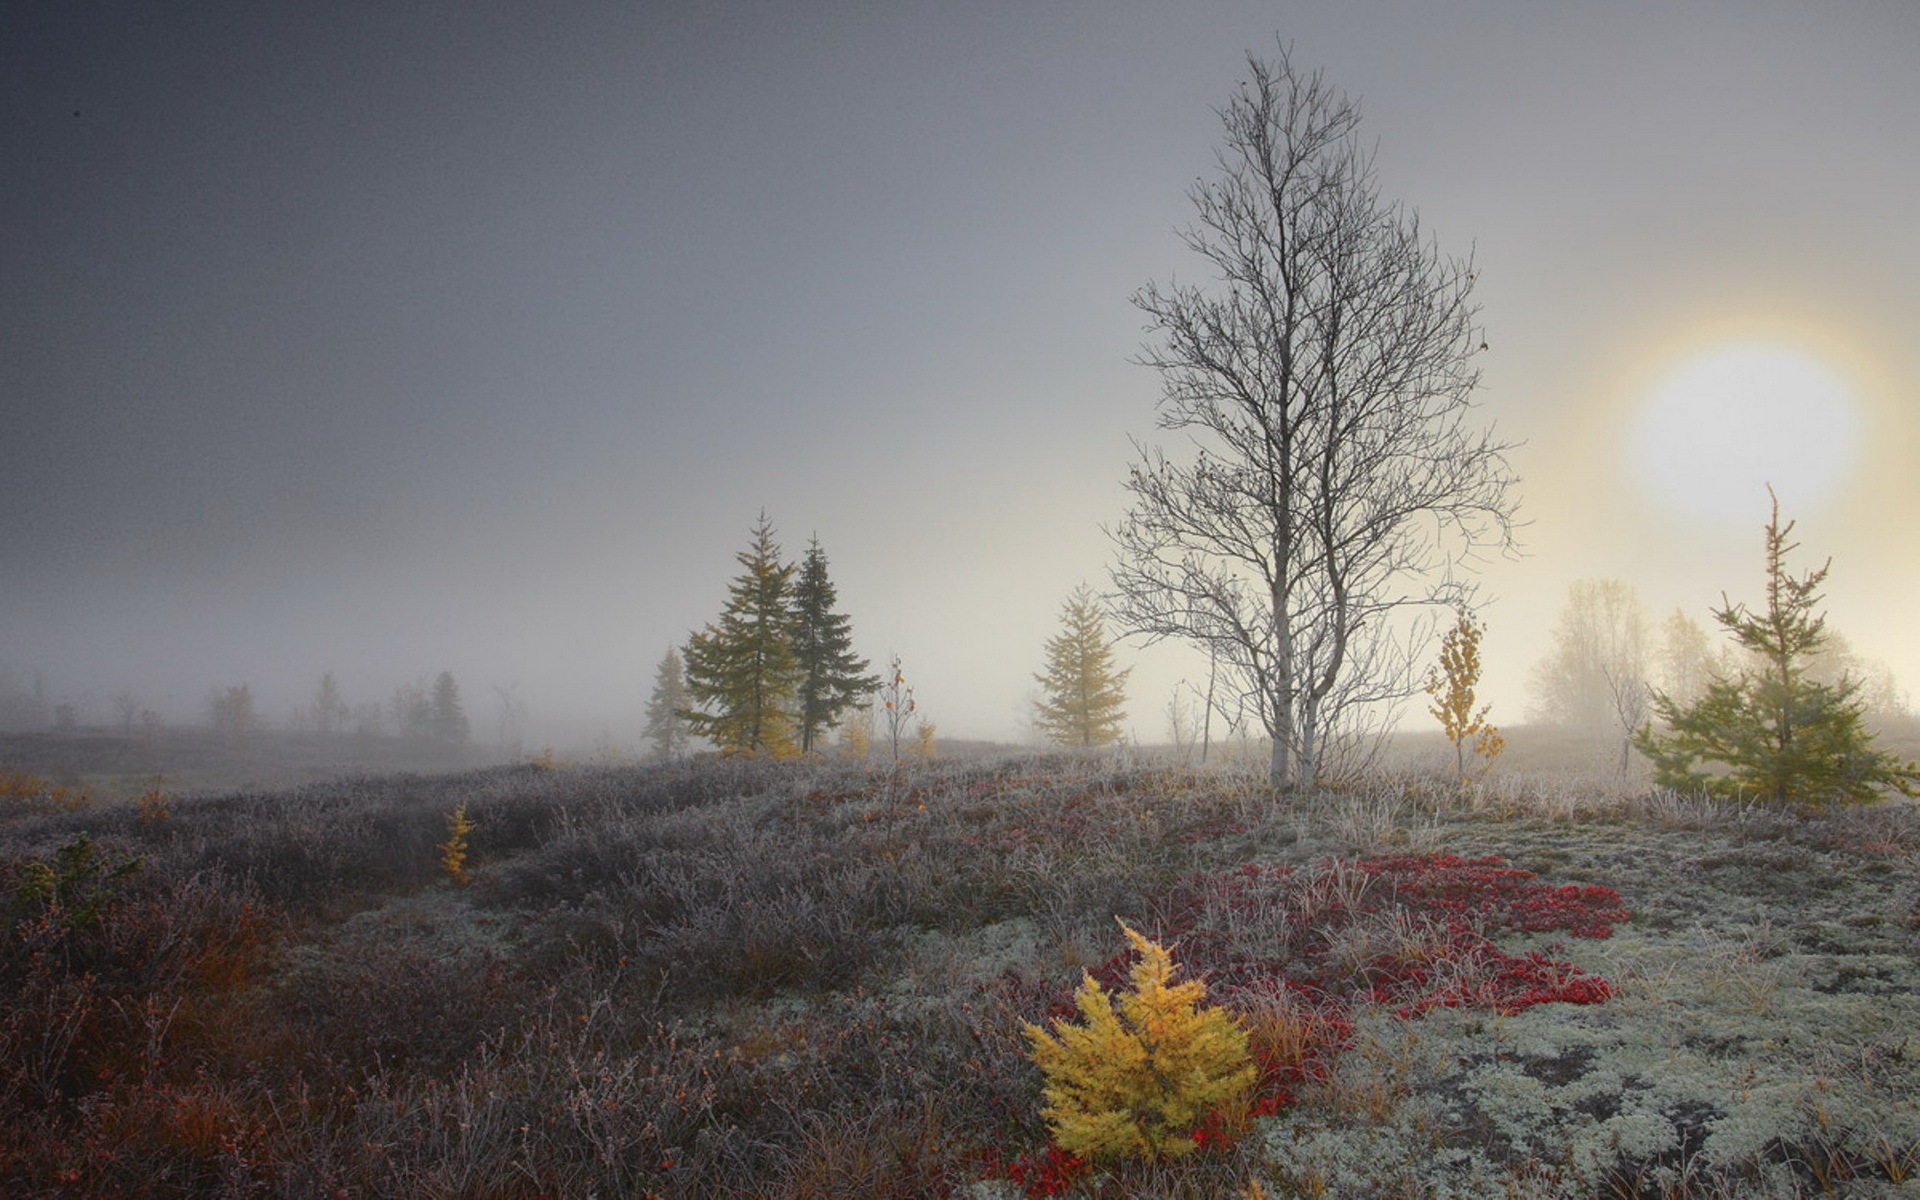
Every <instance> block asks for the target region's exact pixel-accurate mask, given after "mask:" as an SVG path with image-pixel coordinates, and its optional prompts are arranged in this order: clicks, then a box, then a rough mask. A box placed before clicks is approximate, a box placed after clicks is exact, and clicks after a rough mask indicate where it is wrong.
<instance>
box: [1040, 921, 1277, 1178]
mask: <svg viewBox="0 0 1920 1200" xmlns="http://www.w3.org/2000/svg"><path fill="white" fill-rule="evenodd" d="M1121 928H1122V929H1123V930H1125V931H1126V935H1127V940H1128V941H1130V942H1132V943H1133V947H1134V949H1135V951H1136V952H1137V953H1138V954H1139V955H1140V962H1139V963H1138V964H1136V965H1135V967H1134V969H1133V974H1132V981H1133V990H1132V991H1131V992H1129V993H1127V994H1126V995H1124V996H1122V997H1120V1002H1119V1005H1118V1011H1116V1010H1115V1005H1114V1003H1113V1001H1112V1000H1111V999H1110V998H1109V997H1108V996H1107V993H1106V992H1105V991H1103V990H1102V989H1101V987H1100V985H1099V984H1098V983H1096V982H1095V981H1094V979H1093V976H1092V975H1090V974H1089V975H1087V976H1086V977H1085V978H1084V980H1083V982H1082V983H1081V986H1080V991H1079V992H1078V993H1077V994H1076V995H1075V997H1074V1003H1075V1005H1076V1007H1078V1009H1079V1011H1080V1018H1081V1021H1082V1024H1079V1025H1070V1024H1066V1023H1064V1022H1058V1021H1056V1022H1055V1023H1054V1033H1052V1034H1049V1033H1048V1032H1047V1031H1046V1030H1044V1029H1041V1028H1040V1027H1039V1026H1038V1025H1034V1024H1031V1023H1027V1022H1023V1023H1022V1025H1021V1029H1022V1031H1023V1032H1024V1033H1025V1034H1026V1036H1027V1038H1028V1040H1029V1041H1031V1042H1032V1044H1033V1060H1034V1062H1035V1064H1036V1065H1038V1066H1039V1068H1040V1070H1041V1072H1042V1073H1043V1074H1044V1075H1045V1076H1046V1079H1047V1083H1046V1088H1045V1096H1046V1101H1047V1103H1046V1106H1045V1108H1044V1109H1043V1113H1044V1115H1045V1117H1046V1119H1047V1125H1048V1127H1049V1129H1051V1131H1052V1133H1053V1140H1054V1142H1055V1144H1057V1145H1058V1146H1059V1147H1060V1148H1061V1149H1063V1150H1066V1151H1069V1152H1070V1153H1073V1154H1077V1155H1080V1156H1082V1157H1084V1158H1088V1159H1102V1158H1119V1157H1128V1156H1137V1157H1143V1158H1150V1159H1159V1158H1172V1157H1175V1156H1177V1155H1180V1154H1185V1153H1187V1152H1188V1151H1191V1150H1192V1149H1194V1145H1195V1143H1194V1138H1193V1132H1194V1130H1195V1128H1196V1127H1197V1126H1198V1125H1199V1124H1200V1123H1201V1121H1202V1120H1203V1119H1204V1118H1205V1117H1206V1116H1207V1114H1209V1113H1211V1112H1214V1111H1217V1110H1219V1109H1222V1108H1225V1107H1228V1106H1231V1105H1233V1104H1235V1103H1237V1102H1238V1101H1239V1100H1240V1099H1241V1098H1242V1097H1244V1096H1245V1095H1246V1093H1247V1092H1248V1090H1249V1089H1251V1088H1252V1087H1253V1083H1254V1068H1253V1061H1252V1059H1251V1058H1250V1057H1249V1056H1248V1054H1247V1033H1246V1030H1244V1029H1242V1028H1241V1027H1240V1026H1239V1025H1238V1024H1237V1023H1235V1021H1234V1019H1233V1017H1232V1016H1231V1015H1230V1014H1228V1013H1227V1012H1225V1011H1224V1010H1222V1009H1219V1008H1211V1007H1209V1008H1201V1007H1199V1004H1200V1000H1201V999H1202V997H1204V996H1205V995H1206V985H1205V984H1202V983H1200V982H1199V981H1198V980H1188V981H1186V982H1184V983H1174V982H1173V972H1174V966H1173V959H1172V956H1171V955H1169V954H1168V953H1167V951H1166V950H1165V949H1164V948H1162V947H1161V946H1159V945H1158V944H1156V943H1154V942H1152V941H1149V940H1148V939H1147V938H1145V937H1142V936H1141V935H1140V934H1138V933H1135V932H1134V931H1133V930H1131V929H1127V927H1126V926H1125V925H1124V924H1123V925H1122V926H1121Z"/></svg>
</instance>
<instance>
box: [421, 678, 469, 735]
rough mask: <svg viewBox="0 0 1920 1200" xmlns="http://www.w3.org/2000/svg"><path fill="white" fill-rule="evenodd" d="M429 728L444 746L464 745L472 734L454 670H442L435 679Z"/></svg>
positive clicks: (428, 722) (430, 706) (428, 721)
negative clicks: (454, 679)
mask: <svg viewBox="0 0 1920 1200" xmlns="http://www.w3.org/2000/svg"><path fill="white" fill-rule="evenodd" d="M429 712H430V715H429V717H428V720H427V729H428V731H429V733H430V734H431V736H432V737H433V740H434V741H436V742H439V743H440V744H442V745H444V746H464V745H466V744H467V739H468V737H469V736H471V734H472V727H471V726H470V725H469V724H468V722H467V710H466V709H465V708H464V707H462V706H461V704H460V685H459V684H456V683H455V682H454V681H453V672H452V671H442V672H440V677H439V678H437V679H435V680H434V681H433V699H432V700H431V701H429Z"/></svg>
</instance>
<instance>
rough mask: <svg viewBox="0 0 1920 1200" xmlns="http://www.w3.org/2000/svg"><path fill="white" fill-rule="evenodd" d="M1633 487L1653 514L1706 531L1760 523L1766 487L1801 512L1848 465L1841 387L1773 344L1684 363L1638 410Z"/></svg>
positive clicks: (1845, 400) (1848, 433) (1827, 372)
mask: <svg viewBox="0 0 1920 1200" xmlns="http://www.w3.org/2000/svg"><path fill="white" fill-rule="evenodd" d="M1633 437H1634V455H1635V458H1636V466H1637V468H1638V472H1639V476H1640V483H1641V484H1642V486H1644V487H1645V488H1647V489H1648V491H1649V492H1650V493H1651V494H1652V495H1654V496H1655V497H1656V498H1658V499H1659V500H1660V501H1661V502H1662V503H1663V507H1665V508H1667V509H1669V510H1671V511H1673V512H1675V513H1677V514H1679V515H1683V516H1686V517H1689V518H1691V519H1693V520H1696V521H1699V522H1703V523H1710V524H1753V523H1756V522H1758V523H1765V520H1766V511H1767V496H1766V485H1767V484H1769V483H1771V484H1772V485H1773V488H1774V491H1775V492H1777V493H1779V496H1780V503H1781V507H1782V509H1783V510H1784V511H1787V512H1794V511H1804V510H1806V509H1810V508H1812V507H1813V506H1814V505H1816V504H1818V503H1819V502H1820V500H1821V499H1822V498H1823V497H1825V496H1826V494H1827V493H1828V492H1830V491H1831V490H1832V489H1833V486H1834V485H1835V484H1836V483H1837V482H1839V480H1840V479H1841V477H1842V476H1843V475H1844V474H1845V473H1846V471H1847V469H1848V467H1849V466H1851V465H1852V463H1853V461H1854V456H1855V452H1856V450H1857V449H1858V446H1859V441H1860V419H1859V415H1858V412H1857V411H1856V408H1855V404H1854V399H1853V395H1852V392H1851V390H1850V389H1849V387H1848V385H1847V382H1846V380H1844V379H1843V378H1841V376H1840V375H1839V374H1838V372H1836V371H1835V370H1834V369H1833V368H1832V367H1830V366H1828V365H1827V364H1826V363H1824V362H1822V361H1821V360H1820V359H1818V358H1815V357H1814V356H1813V355H1811V354H1808V353H1806V352H1805V351H1803V350H1798V349H1795V348H1794V347H1792V346H1790V345H1786V344H1783V343H1780V342H1766V341H1752V342H1734V343H1728V344H1725V345H1721V346H1717V347H1715V348H1714V349H1712V350H1709V351H1707V352H1705V353H1703V354H1699V355H1696V356H1694V357H1692V358H1689V359H1686V360H1685V361H1683V362H1681V363H1680V364H1679V365H1678V366H1676V367H1674V368H1673V369H1672V370H1670V371H1669V372H1668V373H1667V374H1665V375H1664V376H1662V377H1661V378H1660V379H1659V380H1658V381H1657V382H1656V383H1655V384H1654V386H1653V388H1652V390H1650V391H1649V392H1648V393H1647V395H1646V398H1645V399H1644V401H1643V402H1642V404H1641V408H1640V413H1639V419H1638V422H1637V424H1636V427H1635V429H1634V434H1633Z"/></svg>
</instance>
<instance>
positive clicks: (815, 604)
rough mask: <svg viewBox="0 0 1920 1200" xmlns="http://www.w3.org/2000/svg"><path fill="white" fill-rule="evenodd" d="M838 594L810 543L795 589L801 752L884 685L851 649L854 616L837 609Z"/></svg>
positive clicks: (819, 552) (816, 547) (808, 750)
mask: <svg viewBox="0 0 1920 1200" xmlns="http://www.w3.org/2000/svg"><path fill="white" fill-rule="evenodd" d="M837 599H838V594H837V593H836V592H835V590H834V586H833V581H832V580H830V579H828V578H827V555H826V552H825V551H823V550H821V549H820V539H819V538H814V539H813V540H812V541H811V542H809V543H808V545H807V556H806V558H805V559H804V560H802V561H801V563H800V572H799V577H798V578H797V579H796V580H795V582H794V587H793V659H794V664H795V665H796V666H797V667H798V668H799V670H800V683H799V687H798V700H799V709H798V713H797V715H798V717H799V721H800V750H801V752H802V753H808V754H810V753H812V752H813V750H814V747H815V744H816V743H817V742H818V741H819V740H820V739H821V738H822V737H824V736H825V735H826V732H827V730H829V729H831V728H833V726H834V723H835V722H836V721H838V720H839V719H840V714H841V713H843V712H845V711H846V710H847V709H849V708H851V707H852V706H853V705H854V704H856V703H858V702H859V700H860V698H861V697H862V696H865V695H868V694H869V693H871V692H872V691H873V690H874V689H875V688H877V687H879V686H880V680H879V678H878V677H877V676H873V675H869V674H867V673H866V671H867V666H868V663H867V660H866V659H864V658H859V657H856V656H855V655H854V653H853V635H852V632H851V625H852V622H851V620H850V619H849V618H848V617H846V616H845V615H844V614H841V613H836V612H834V611H833V606H834V603H835V601H836V600H837Z"/></svg>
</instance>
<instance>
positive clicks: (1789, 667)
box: [1637, 488, 1920, 805]
mask: <svg viewBox="0 0 1920 1200" xmlns="http://www.w3.org/2000/svg"><path fill="white" fill-rule="evenodd" d="M1768 494H1769V495H1771V494H1772V489H1771V488H1769V489H1768ZM1792 532H1793V522H1791V521H1789V522H1787V524H1786V525H1784V526H1783V525H1781V524H1780V503H1779V501H1778V500H1777V499H1776V500H1774V502H1773V513H1772V517H1771V518H1770V519H1769V520H1768V522H1767V531H1766V560H1767V602H1766V608H1765V610H1764V611H1761V612H1754V611H1752V610H1749V609H1748V608H1747V606H1746V605H1744V604H1734V603H1732V602H1731V601H1729V600H1727V598H1726V597H1725V596H1722V597H1721V603H1720V607H1719V608H1717V609H1715V610H1714V612H1713V619H1714V620H1715V621H1717V622H1719V624H1720V626H1721V628H1723V629H1725V630H1726V631H1727V633H1728V634H1729V635H1731V636H1732V638H1733V639H1734V641H1735V643H1737V644H1738V645H1739V646H1740V648H1741V649H1742V650H1743V651H1745V652H1746V653H1747V654H1748V655H1750V656H1751V661H1753V662H1754V663H1756V664H1758V665H1757V666H1755V667H1754V668H1752V669H1750V670H1745V671H1742V672H1741V673H1740V674H1739V675H1738V676H1736V677H1734V678H1729V679H1717V680H1714V681H1713V682H1711V683H1709V684H1708V685H1707V688H1706V691H1705V693H1704V694H1703V695H1702V696H1701V697H1700V699H1699V700H1698V701H1697V702H1695V703H1694V704H1693V705H1691V706H1690V707H1685V708H1683V707H1681V706H1680V705H1679V704H1676V703H1675V702H1674V701H1673V700H1672V698H1670V697H1668V696H1666V695H1664V694H1658V693H1656V694H1655V696H1654V698H1653V703H1654V708H1655V710H1656V711H1657V712H1658V714H1659V717H1660V720H1661V721H1662V722H1663V723H1664V724H1665V726H1666V729H1665V730H1664V731H1659V730H1655V728H1654V727H1653V726H1652V725H1651V724H1648V725H1646V726H1644V727H1643V728H1642V729H1641V730H1640V733H1639V734H1638V737H1637V744H1638V745H1639V748H1640V751H1641V753H1643V754H1645V755H1646V756H1647V757H1648V758H1650V759H1652V760H1653V766H1654V780H1655V782H1657V783H1659V784H1661V785H1662V786H1665V787H1675V788H1685V789H1688V790H1692V791H1704V792H1707V793H1709V794H1712V795H1717V796H1735V797H1737V796H1755V797H1758V798H1760V799H1763V800H1768V801H1771V802H1773V803H1776V804H1785V803H1804V804H1814V805H1819V804H1824V803H1826V802H1828V801H1834V800H1839V801H1865V800H1873V799H1876V798H1877V797H1878V796H1879V795H1880V794H1881V793H1882V792H1883V791H1886V790H1891V791H1896V792H1900V793H1903V794H1905V795H1909V796H1911V795H1914V794H1916V791H1920V766H1916V765H1915V764H1914V763H1912V762H1904V763H1903V762H1901V761H1900V760H1899V759H1897V758H1895V757H1894V756H1892V755H1890V754H1887V753H1885V752H1884V751H1880V750H1876V749H1874V748H1873V735H1872V733H1870V732H1869V731H1868V730H1867V728H1866V726H1865V724H1864V723H1863V722H1862V720H1861V716H1862V706H1861V703H1860V701H1859V699H1858V697H1857V695H1856V692H1857V690H1858V685H1857V684H1856V683H1854V682H1852V681H1847V682H1843V683H1841V684H1839V685H1834V684H1828V683H1820V682H1817V681H1816V680H1814V679H1813V678H1812V677H1811V676H1810V675H1809V672H1808V668H1809V665H1810V664H1811V662H1812V660H1813V658H1814V656H1815V655H1816V654H1818V652H1819V651H1820V649H1821V646H1822V644H1823V643H1824V642H1825V640H1826V617H1825V616H1824V615H1821V614H1817V613H1816V612H1815V611H1814V606H1815V605H1816V604H1818V603H1819V600H1820V591H1819V589H1820V585H1821V583H1823V582H1824V581H1825V580H1826V577H1827V569H1828V567H1829V566H1831V565H1832V561H1831V560H1828V562H1827V563H1826V564H1823V565H1822V566H1821V567H1820V569H1818V570H1816V571H1810V572H1808V573H1807V574H1805V575H1803V576H1800V577H1798V578H1795V577H1794V576H1791V575H1789V574H1787V570H1786V556H1787V555H1788V554H1789V553H1791V552H1792V551H1794V550H1796V549H1798V548H1799V547H1798V543H1796V542H1791V541H1788V540H1787V539H1788V537H1789V535H1790V534H1791V533H1792ZM1709 766H1717V767H1718V768H1719V769H1718V770H1714V771H1709V770H1708V769H1707V768H1708V767H1709Z"/></svg>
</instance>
